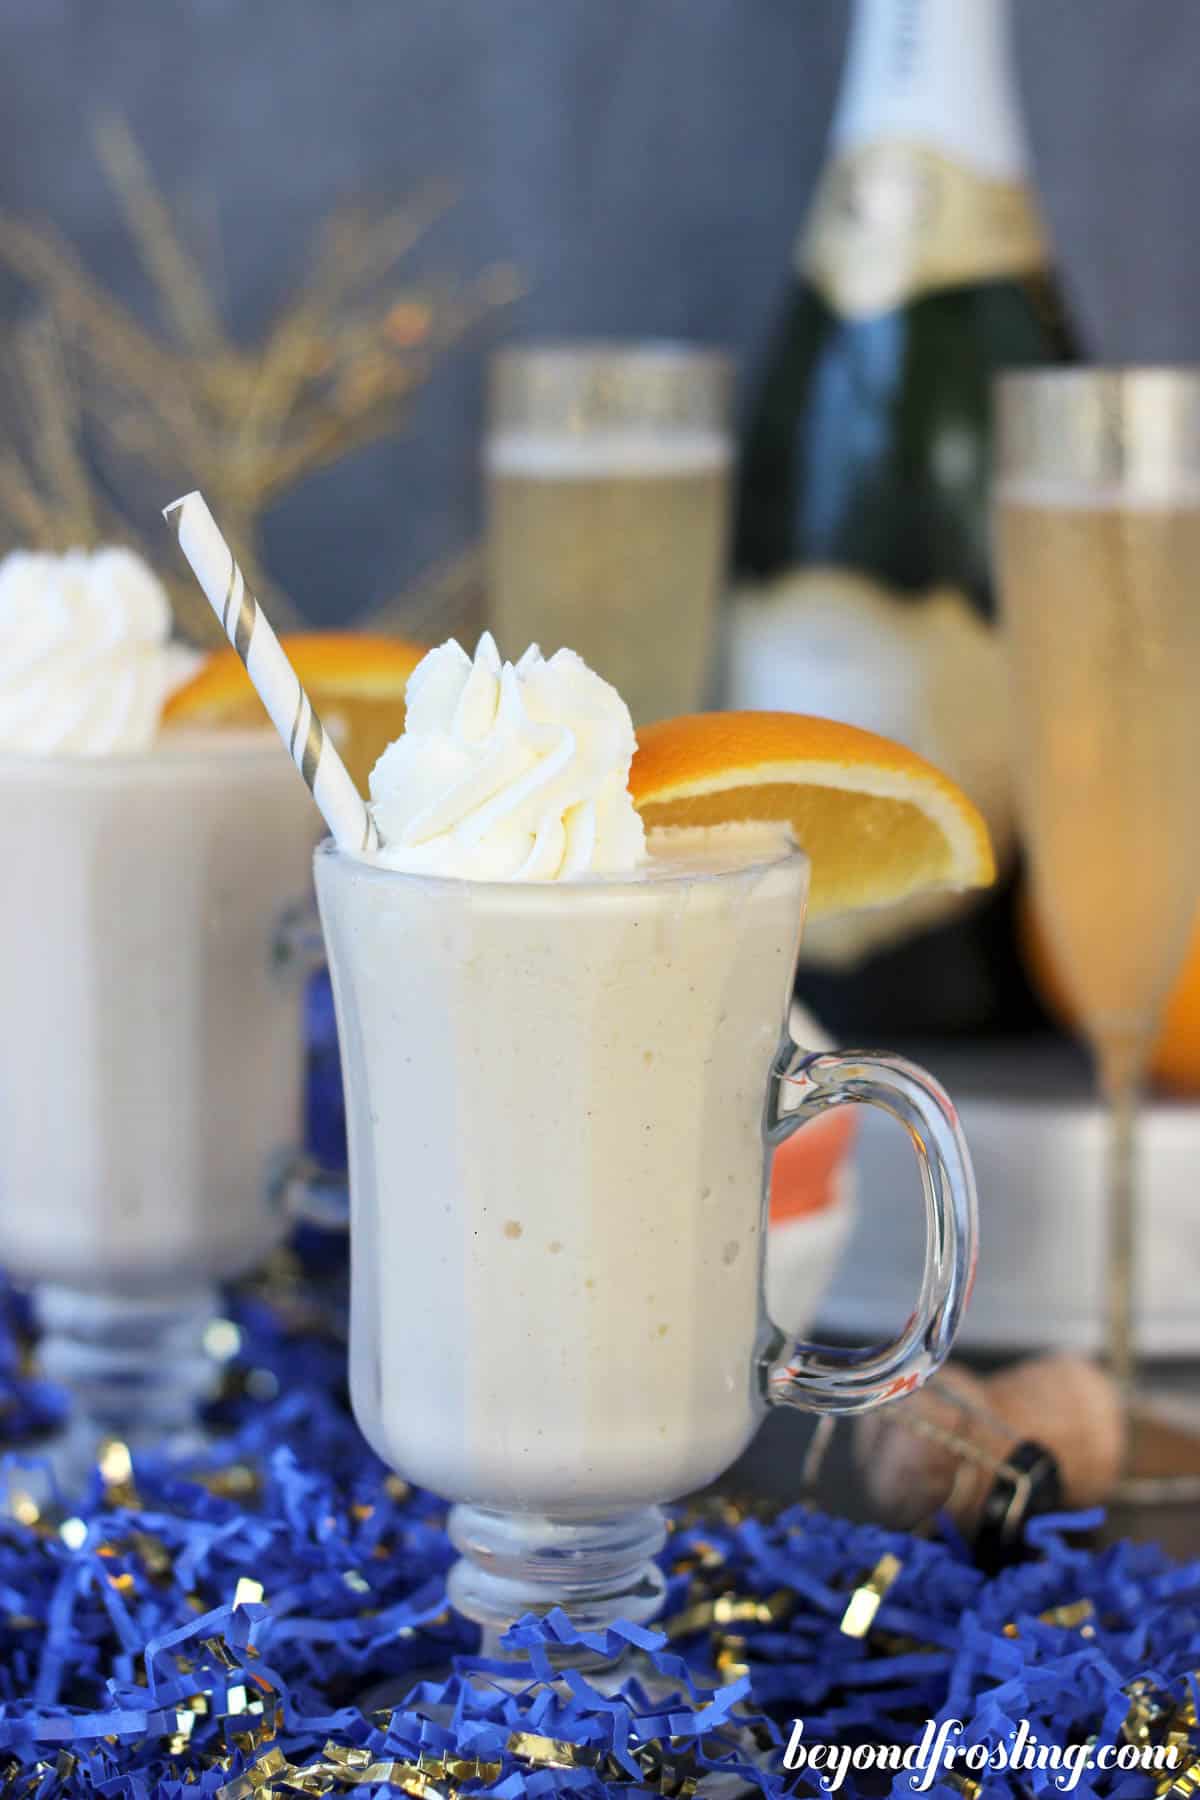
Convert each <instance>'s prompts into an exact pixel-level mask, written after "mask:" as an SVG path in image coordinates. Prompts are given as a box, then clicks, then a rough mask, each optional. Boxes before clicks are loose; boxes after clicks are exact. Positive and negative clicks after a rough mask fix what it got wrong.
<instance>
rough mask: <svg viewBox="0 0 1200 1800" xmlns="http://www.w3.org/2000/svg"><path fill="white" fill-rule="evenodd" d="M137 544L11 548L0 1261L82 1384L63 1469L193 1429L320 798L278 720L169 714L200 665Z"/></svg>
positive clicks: (246, 1201)
mask: <svg viewBox="0 0 1200 1800" xmlns="http://www.w3.org/2000/svg"><path fill="white" fill-rule="evenodd" d="M169 633H170V613H169V607H168V604H167V600H166V596H165V594H164V593H163V590H162V588H161V586H160V585H159V583H158V582H157V580H156V579H155V578H154V577H153V575H152V574H151V573H150V571H149V570H148V569H147V568H146V567H145V566H144V565H143V564H142V563H140V562H139V561H138V560H137V559H136V558H135V557H133V556H132V555H131V554H130V553H128V552H126V551H122V550H105V551H101V552H98V553H97V554H95V555H93V556H90V557H89V556H85V555H83V554H82V553H73V554H71V555H68V556H66V557H63V558H55V557H48V556H46V557H43V556H33V555H15V556H12V557H10V558H8V559H7V561H6V562H5V563H4V564H2V565H0V827H2V828H3V831H4V835H5V838H6V841H7V842H8V844H9V845H10V846H11V853H10V856H9V860H8V865H7V868H6V872H5V877H4V880H3V882H0V1011H2V1015H3V1030H2V1031H0V1264H2V1265H3V1266H4V1267H5V1268H6V1269H8V1270H9V1271H10V1272H11V1273H12V1275H13V1276H14V1277H16V1278H17V1279H18V1280H19V1281H22V1282H25V1283H29V1284H31V1285H32V1287H33V1290H34V1297H35V1302H36V1306H37V1311H38V1313H39V1316H40V1322H41V1324H42V1327H43V1332H44V1335H43V1338H42V1343H41V1361H42V1367H43V1369H44V1372H45V1373H46V1374H47V1375H48V1376H50V1377H51V1378H52V1379H55V1380H58V1381H61V1382H62V1383H64V1385H65V1386H66V1387H67V1389H68V1390H69V1393H70V1397H71V1400H72V1422H71V1425H70V1426H69V1428H68V1429H69V1433H70V1435H69V1439H68V1441H67V1444H66V1446H65V1447H62V1446H60V1449H62V1450H63V1467H64V1469H65V1470H66V1471H67V1473H68V1474H72V1475H73V1474H77V1473H79V1472H80V1471H81V1470H82V1469H83V1468H84V1467H85V1466H86V1464H87V1462H88V1460H90V1458H91V1456H92V1454H93V1453H94V1450H95V1447H96V1444H97V1442H98V1441H99V1440H101V1439H102V1438H104V1437H106V1436H114V1435H115V1436H119V1437H121V1438H122V1439H124V1440H126V1441H127V1442H133V1443H134V1444H139V1443H144V1442H162V1441H164V1440H167V1441H170V1440H172V1439H175V1440H176V1441H179V1440H180V1435H181V1434H183V1435H185V1436H186V1434H188V1433H189V1432H190V1429H191V1427H192V1425H193V1421H194V1418H195V1413H196V1407H197V1404H198V1402H199V1401H200V1400H201V1399H202V1398H203V1397H204V1395H205V1393H206V1392H207V1390H208V1389H209V1387H210V1385H211V1381H212V1377H213V1375H214V1373H215V1365H214V1364H213V1362H212V1361H211V1359H210V1358H208V1357H207V1356H206V1355H205V1352H204V1345H203V1339H204V1333H205V1328H206V1327H207V1325H208V1324H209V1323H210V1322H211V1320H212V1318H213V1315H214V1311H215V1309H216V1304H217V1293H216V1286H215V1284H216V1283H217V1282H218V1281H220V1280H223V1279H225V1278H228V1277H232V1276H238V1275H241V1274H244V1273H246V1272H247V1271H248V1270H249V1269H251V1268H252V1267H253V1266H254V1265H255V1264H256V1263H257V1262H258V1261H260V1260H261V1258H262V1257H263V1256H264V1254H265V1253H266V1252H267V1251H269V1250H270V1249H271V1248H272V1247H273V1246H274V1244H275V1243H276V1242H277V1241H278V1239H279V1237H280V1235H281V1233H282V1229H283V1220H282V1216H281V1209H280V1206H279V1204H278V1192H279V1188H280V1183H279V1181H278V1180H277V1179H276V1176H277V1175H278V1173H279V1172H280V1171H281V1170H282V1167H283V1159H284V1157H285V1155H286V1152H287V1151H288V1149H289V1147H290V1146H292V1145H293V1144H294V1142H295V1137H296V1132H297V1125H298V1118H299V1092H300V1076H301V1068H300V1059H301V1040H300V1029H299V992H300V989H299V984H298V982H297V981H296V980H294V979H292V978H290V977H289V976H288V975H287V974H286V973H285V972H283V971H281V970H280V968H279V967H278V966H273V963H274V962H276V961H277V951H278V950H279V947H280V945H281V944H282V943H283V942H284V939H282V938H281V937H280V935H279V933H280V927H281V922H282V921H283V920H284V916H285V909H286V908H287V907H288V906H289V903H292V902H295V901H296V900H297V899H298V898H299V897H301V896H302V895H303V894H304V893H305V891H306V884H307V864H308V860H309V857H310V855H311V849H312V842H313V837H314V829H313V820H312V812H311V807H310V805H309V802H308V800H307V797H306V796H305V794H304V792H303V790H302V789H301V788H300V787H299V784H298V783H297V782H296V781H295V778H294V775H293V773H292V771H291V770H290V769H289V768H288V766H287V763H286V761H285V759H283V758H281V757H280V755H279V747H278V744H277V743H276V742H275V739H274V737H273V735H272V734H271V733H270V732H269V731H263V732H262V733H259V732H229V733H225V732H206V733H202V734H201V733H196V734H192V733H188V732H184V731H182V730H181V731H177V732H176V731H164V730H162V729H161V713H162V708H163V704H164V701H165V699H166V698H167V696H168V694H169V692H170V691H171V689H172V687H173V685H175V683H176V682H177V681H178V679H179V676H180V674H181V673H186V670H187V664H186V662H184V661H182V660H181V657H180V653H179V652H177V651H176V650H175V649H173V648H172V646H171V645H170V643H169Z"/></svg>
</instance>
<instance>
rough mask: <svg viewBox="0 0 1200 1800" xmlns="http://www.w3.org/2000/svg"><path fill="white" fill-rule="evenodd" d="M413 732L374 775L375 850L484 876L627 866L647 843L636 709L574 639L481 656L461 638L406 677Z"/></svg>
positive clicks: (539, 875)
mask: <svg viewBox="0 0 1200 1800" xmlns="http://www.w3.org/2000/svg"><path fill="white" fill-rule="evenodd" d="M406 697H407V709H408V710H407V715H406V718H405V725H404V735H403V736H402V737H400V738H397V740H396V742H395V743H394V744H392V745H390V746H389V747H388V749H387V750H385V751H384V753H383V755H382V756H381V757H380V759H379V761H378V762H377V763H376V765H375V768H374V769H373V771H372V773H371V801H372V812H373V813H374V816H375V823H376V825H377V826H378V827H379V835H380V837H381V838H382V839H383V848H382V850H381V851H380V853H379V860H380V861H381V862H384V863H386V864H387V865H388V866H389V867H391V868H394V869H406V870H409V871H412V872H414V873H424V874H430V875H456V876H461V877H464V878H466V879H470V880H475V881H569V880H571V879H573V878H578V877H581V876H586V875H602V874H626V873H629V872H631V871H632V870H633V869H635V868H636V867H637V865H638V864H639V863H640V862H641V861H642V858H643V857H644V855H645V833H644V831H643V829H642V821H641V819H640V818H639V816H638V813H637V811H636V809H635V807H634V804H633V801H632V800H631V799H630V797H629V793H628V790H627V785H626V784H627V782H628V779H629V764H630V762H631V760H632V757H633V752H634V749H635V748H636V742H637V740H636V739H635V737H634V734H633V721H632V720H631V718H630V716H629V708H628V707H627V706H626V705H625V702H624V701H623V700H622V699H621V696H620V695H619V694H618V693H617V691H616V689H615V688H613V687H610V686H609V684H608V682H607V681H602V680H601V678H600V677H599V675H596V674H594V673H593V672H592V670H591V669H589V668H588V666H587V664H586V663H584V662H583V661H582V660H581V659H580V658H579V657H578V656H576V654H575V652H574V651H573V650H559V651H557V652H556V653H555V655H553V656H552V657H551V658H550V659H549V661H547V660H546V659H545V658H544V657H543V656H542V653H541V651H540V650H539V649H538V648H537V646H536V645H533V646H532V647H531V648H530V649H528V650H527V651H526V652H525V654H524V656H523V657H522V658H521V660H520V662H518V663H506V662H501V660H500V653H499V651H498V650H497V649H496V645H495V641H494V640H493V638H492V636H491V634H490V632H485V633H484V635H483V637H482V638H480V640H479V647H478V649H477V650H476V652H475V658H474V661H472V659H471V658H470V657H469V656H468V655H467V653H466V651H465V650H463V649H462V647H461V645H459V644H457V643H455V641H454V640H453V639H451V640H450V641H449V643H446V644H442V645H440V646H439V648H438V649H436V650H431V651H430V652H429V654H428V656H426V657H425V658H424V659H423V660H422V661H421V662H420V663H418V665H417V667H416V668H415V669H414V670H413V672H412V675H411V676H410V677H409V682H408V689H407V696H406Z"/></svg>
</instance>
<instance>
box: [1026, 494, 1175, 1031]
mask: <svg viewBox="0 0 1200 1800" xmlns="http://www.w3.org/2000/svg"><path fill="white" fill-rule="evenodd" d="M997 525H998V548H999V554H1000V565H1001V575H1002V579H1003V583H1004V589H1005V592H1006V594H1008V595H1009V596H1010V597H1011V601H1012V604H1011V605H1010V607H1009V609H1008V611H1009V617H1008V633H1009V645H1010V653H1011V657H1012V663H1013V670H1014V676H1015V717H1014V724H1015V727H1016V729H1015V732H1014V749H1015V754H1016V758H1017V773H1018V780H1019V782H1020V786H1021V790H1022V798H1023V814H1024V820H1025V830H1026V836H1027V839H1028V842H1029V844H1030V848H1031V852H1032V860H1033V877H1034V882H1035V889H1036V892H1037V895H1038V900H1039V906H1040V911H1041V915H1042V917H1043V919H1044V921H1045V927H1046V930H1047V931H1048V932H1049V934H1050V937H1051V939H1052V942H1053V945H1054V949H1055V953H1056V956H1057V959H1058V963H1059V966H1060V967H1061V969H1062V972H1063V976H1064V978H1065V980H1066V981H1067V983H1068V985H1069V987H1070V989H1071V993H1072V997H1073V1000H1074V1003H1075V1007H1076V1010H1077V1012H1078V1015H1079V1017H1080V1018H1081V1020H1082V1021H1083V1022H1084V1024H1085V1026H1086V1028H1087V1030H1088V1033H1089V1035H1090V1036H1091V1037H1092V1039H1093V1041H1096V1042H1099V1043H1101V1044H1102V1045H1104V1046H1105V1047H1106V1050H1105V1054H1106V1055H1108V1056H1109V1057H1114V1058H1126V1057H1127V1058H1132V1059H1133V1061H1134V1062H1135V1064H1140V1062H1141V1059H1142V1057H1143V1055H1144V1053H1145V1050H1146V1048H1147V1043H1148V1038H1149V1035H1150V1033H1151V1032H1152V1031H1153V1029H1154V1027H1155V1025H1156V1024H1157V1022H1158V1018H1159V1014H1160V1011H1161V1008H1162V1005H1163V1002H1164V1000H1165V998H1166V994H1167V991H1168V989H1169V987H1170V984H1171V981H1172V979H1173V978H1174V976H1175V974H1176V972H1177V970H1178V967H1179V963H1180V959H1181V957H1182V955H1183V952H1184V948H1185V945H1186V942H1187V938H1188V934H1189V931H1190V929H1191V925H1192V919H1193V914H1194V912H1195V906H1196V900H1197V897H1198V895H1197V881H1198V878H1200V804H1198V803H1197V794H1196V779H1197V757H1198V756H1200V724H1198V711H1200V697H1198V696H1197V692H1196V687H1195V681H1196V674H1197V671H1200V483H1197V484H1196V485H1195V486H1194V487H1193V488H1191V489H1187V488H1184V487H1179V488H1176V489H1175V490H1172V489H1170V488H1168V489H1166V490H1164V491H1163V492H1162V493H1159V494H1155V495H1147V494H1144V493H1143V494H1140V495H1139V494H1138V493H1137V492H1136V491H1124V492H1123V491H1122V489H1121V488H1120V487H1117V486H1114V487H1112V488H1110V489H1109V490H1108V491H1105V489H1104V488H1099V489H1091V488H1084V487H1080V488H1072V486H1071V485H1070V484H1067V483H1054V482H1046V481H1036V480H1035V481H1032V482H1013V483H1008V484H1006V485H1004V486H1002V487H1001V489H1000V493H999V500H998V509H997Z"/></svg>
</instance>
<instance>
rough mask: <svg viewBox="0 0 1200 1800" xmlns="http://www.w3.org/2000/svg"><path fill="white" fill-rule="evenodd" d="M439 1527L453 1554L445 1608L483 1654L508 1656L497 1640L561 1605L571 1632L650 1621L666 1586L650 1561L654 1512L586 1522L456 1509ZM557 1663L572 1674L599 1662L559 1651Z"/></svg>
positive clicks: (657, 1515) (659, 1535) (659, 1524)
mask: <svg viewBox="0 0 1200 1800" xmlns="http://www.w3.org/2000/svg"><path fill="white" fill-rule="evenodd" d="M447 1528H448V1530H449V1534H450V1541H451V1543H452V1544H453V1545H454V1547H455V1549H456V1550H458V1551H459V1552H460V1553H461V1557H460V1560H459V1561H458V1562H457V1563H455V1565H454V1567H453V1568H452V1569H451V1571H450V1578H449V1582H448V1595H449V1599H450V1604H451V1606H453V1607H454V1609H455V1611H456V1612H459V1613H461V1614H462V1615H463V1617H464V1618H467V1619H472V1620H474V1622H475V1623H476V1624H477V1625H479V1626H480V1627H481V1629H482V1631H483V1643H482V1650H481V1653H482V1654H483V1655H484V1656H499V1657H503V1656H505V1655H508V1654H511V1653H510V1652H508V1651H505V1650H502V1649H501V1648H500V1638H501V1637H502V1636H503V1634H504V1632H506V1631H507V1630H508V1628H509V1626H510V1625H512V1624H514V1623H515V1622H516V1621H517V1620H518V1619H521V1618H524V1616H525V1614H526V1613H535V1614H538V1615H541V1614H544V1613H548V1612H550V1611H551V1610H552V1609H553V1608H554V1607H556V1606H561V1607H562V1609H563V1611H564V1612H565V1613H566V1614H567V1616H568V1618H569V1619H570V1620H571V1623H572V1624H573V1625H574V1626H575V1627H576V1628H577V1629H578V1630H580V1631H605V1630H606V1629H607V1628H608V1627H609V1626H610V1625H614V1624H615V1623H616V1622H617V1620H618V1619H628V1620H630V1621H631V1622H632V1623H634V1624H639V1625H642V1624H649V1623H650V1621H651V1620H652V1619H654V1618H655V1617H656V1616H657V1614H658V1612H659V1609H660V1608H661V1606H662V1602H663V1594H664V1592H665V1589H666V1581H665V1578H664V1576H663V1574H662V1571H661V1570H660V1569H659V1568H658V1566H657V1564H656V1563H655V1562H654V1558H655V1556H657V1554H658V1552H659V1551H660V1550H661V1549H662V1547H663V1544H664V1543H665V1542H666V1535H667V1527H666V1521H665V1519H664V1518H663V1515H662V1513H661V1512H660V1511H659V1509H658V1508H657V1507H656V1506H647V1507H642V1508H639V1509H637V1510H635V1511H630V1512H627V1513H620V1514H617V1515H616V1516H615V1517H613V1518H610V1519H599V1520H596V1519H589V1520H586V1521H573V1520H572V1521H567V1520H562V1519H546V1518H539V1517H537V1516H536V1515H529V1514H524V1513H502V1512H493V1511H491V1510H489V1509H487V1508H485V1507H480V1506H456V1507H454V1508H453V1510H452V1511H451V1514H450V1519H449V1523H448V1527H447ZM555 1660H556V1661H557V1660H558V1658H557V1656H556V1657H555ZM561 1660H562V1666H563V1667H568V1666H569V1667H574V1668H581V1667H585V1666H588V1667H596V1666H600V1665H603V1664H604V1663H605V1661H606V1659H605V1658H604V1657H603V1656H599V1655H589V1653H587V1652H581V1651H579V1650H578V1649H569V1648H566V1647H564V1650H563V1653H562V1659H561Z"/></svg>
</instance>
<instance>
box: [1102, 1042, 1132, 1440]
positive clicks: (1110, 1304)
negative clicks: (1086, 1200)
mask: <svg viewBox="0 0 1200 1800" xmlns="http://www.w3.org/2000/svg"><path fill="white" fill-rule="evenodd" d="M1105 1088H1106V1092H1107V1094H1108V1101H1109V1144H1108V1296H1107V1310H1108V1317H1107V1327H1108V1341H1107V1345H1106V1349H1107V1354H1108V1362H1109V1367H1110V1369H1111V1371H1112V1376H1113V1379H1114V1381H1115V1382H1116V1383H1117V1386H1118V1387H1119V1389H1120V1391H1121V1398H1122V1400H1123V1402H1124V1404H1125V1407H1126V1410H1128V1408H1129V1406H1130V1404H1131V1402H1132V1399H1133V1388H1134V1375H1135V1363H1136V1351H1135V1342H1134V1297H1135V1293H1136V1288H1137V1280H1136V1277H1137V1185H1136V1184H1137V1171H1136V1166H1135V1154H1136V1134H1137V1112H1138V1083H1137V1081H1136V1079H1131V1078H1130V1077H1129V1076H1125V1077H1124V1078H1123V1079H1121V1080H1119V1081H1117V1082H1115V1083H1113V1084H1112V1085H1111V1086H1109V1085H1108V1084H1107V1083H1106V1084H1105Z"/></svg>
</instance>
